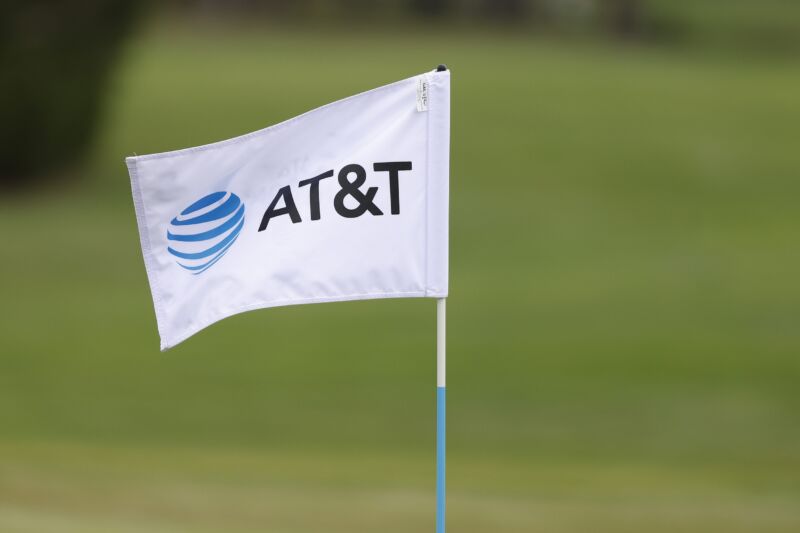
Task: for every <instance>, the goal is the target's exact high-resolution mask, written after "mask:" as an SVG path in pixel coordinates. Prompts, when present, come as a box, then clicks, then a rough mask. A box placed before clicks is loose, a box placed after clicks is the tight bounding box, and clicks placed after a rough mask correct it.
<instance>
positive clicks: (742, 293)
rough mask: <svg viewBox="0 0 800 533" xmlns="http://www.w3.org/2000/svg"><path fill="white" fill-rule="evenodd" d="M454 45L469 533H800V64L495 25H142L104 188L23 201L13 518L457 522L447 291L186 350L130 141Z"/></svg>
mask: <svg viewBox="0 0 800 533" xmlns="http://www.w3.org/2000/svg"><path fill="white" fill-rule="evenodd" d="M439 62H446V63H448V65H449V66H450V67H451V69H452V72H453V95H452V98H453V110H452V111H453V113H452V115H453V118H452V169H451V297H450V299H449V306H448V334H449V339H448V342H449V345H448V348H449V351H448V354H449V367H448V386H449V387H448V388H449V398H448V400H449V405H448V409H449V412H448V416H449V418H448V431H449V434H448V437H449V441H448V444H449V454H450V455H449V464H448V466H449V479H448V481H449V496H450V499H449V527H450V530H451V531H453V532H462V533H470V532H493V533H494V532H509V533H511V532H532V531H541V532H548V533H550V532H553V533H559V532H601V533H602V532H609V533H625V532H637V533H638V532H643V531H647V532H670V533H674V532H686V533H694V532H697V533H701V532H703V533H707V532H711V531H719V532H726V533H737V532H760V533H764V532H775V533H777V532H794V531H798V530H800V385H798V384H799V383H800V357H798V356H799V355H800V282H798V272H800V247H799V246H798V244H800V240H799V239H798V236H799V235H800V211H798V198H800V180H798V177H800V176H799V175H798V170H799V169H800V152H798V140H799V139H800V126H799V125H800V96H799V95H800V71H798V69H797V65H796V63H792V62H791V61H790V60H789V59H787V58H784V59H770V58H767V57H761V58H758V59H756V58H753V57H750V58H748V59H741V58H738V57H736V56H734V55H725V54H717V53H710V54H702V53H692V52H690V51H687V50H669V49H659V48H648V47H644V48H627V47H612V46H606V45H589V44H580V45H565V44H563V43H562V44H555V43H553V42H550V41H540V40H531V39H527V38H523V37H521V36H519V35H503V34H501V33H493V32H478V31H471V32H468V31H460V32H451V31H445V32H440V31H438V30H437V29H436V28H429V29H426V28H420V29H418V30H415V31H414V32H412V33H400V32H396V31H395V32H392V31H390V32H388V33H384V32H381V31H378V30H375V29H373V30H369V29H365V28H361V29H357V30H353V31H351V32H342V31H334V30H324V29H320V30H292V29H286V28H284V29H280V28H274V27H271V28H268V29H258V28H256V27H245V28H237V29H234V28H228V29H219V28H197V27H186V26H182V25H175V24H173V23H169V22H161V23H158V24H155V25H150V26H148V27H147V28H146V29H145V31H144V32H143V33H142V34H140V35H139V37H138V38H137V39H136V40H135V41H134V42H132V43H131V46H130V47H129V48H128V50H127V53H126V56H125V58H124V61H123V62H122V63H121V64H120V69H119V71H118V73H117V74H118V75H117V76H116V78H115V80H114V83H113V85H112V86H111V87H110V88H109V91H108V101H107V113H106V114H105V118H104V124H103V127H102V135H100V137H99V139H98V142H97V144H96V146H95V149H94V150H93V153H92V155H91V157H90V158H89V160H88V161H87V163H86V167H85V168H86V170H85V171H83V173H82V176H83V177H82V179H81V180H80V182H79V184H78V185H77V186H74V187H69V188H64V189H60V190H49V191H45V192H43V193H41V194H38V195H35V196H31V197H23V198H19V197H15V198H3V199H2V200H0V232H1V233H0V234H2V237H3V245H2V246H0V295H1V296H0V297H2V304H0V312H1V313H2V317H0V531H3V532H82V533H83V532H109V531H113V532H126V533H127V532H142V531H148V532H177V531H180V532H183V531H199V532H206V531H209V532H210V531H215V532H217V531H218V532H223V531H224V532H250V531H269V532H280V533H301V532H318V531H325V532H343V533H344V532H348V533H356V532H362V531H364V532H366V531H382V532H401V531H402V532H408V531H425V530H428V531H431V530H432V529H433V510H434V453H433V452H434V423H435V418H434V414H435V412H434V402H435V353H434V349H435V338H434V337H435V309H434V308H435V306H434V303H433V302H432V301H427V300H386V301H369V302H351V303H337V304H325V305H314V306H299V307H289V308H281V309H272V310H264V311H256V312H251V313H247V314H245V315H241V316H237V317H235V318H232V319H229V320H225V321H223V322H222V323H220V324H217V325H215V326H213V327H211V328H209V329H207V330H205V331H203V332H201V333H200V334H198V335H197V336H196V337H194V338H192V339H190V340H189V341H187V342H186V343H184V344H182V345H180V346H179V347H178V348H176V349H174V350H172V351H170V352H168V353H166V354H161V353H159V351H158V340H157V334H156V327H155V317H154V313H153V310H152V303H151V300H150V294H149V289H148V286H147V281H146V277H145V271H144V267H143V263H142V259H141V252H140V250H139V243H138V237H137V231H136V226H135V218H134V212H133V206H132V202H131V199H130V190H129V185H128V176H127V172H126V169H125V167H124V164H123V158H124V157H125V156H126V155H130V154H131V153H133V152H136V153H139V154H142V153H148V152H155V151H165V150H169V149H175V148H182V147H187V146H192V145H196V144H201V143H207V142H211V141H215V140H220V139H223V138H226V137H230V136H234V135H238V134H241V133H244V132H247V131H251V130H255V129H259V128H261V127H264V126H266V125H269V124H272V123H275V122H278V121H281V120H283V119H286V118H289V117H291V116H293V115H296V114H298V113H301V112H304V111H306V110H308V109H311V108H313V107H316V106H319V105H322V104H324V103H327V102H329V101H331V100H334V99H338V98H341V97H345V96H348V95H350V94H352V93H355V92H360V91H362V90H366V89H370V88H372V87H375V86H378V85H381V84H384V83H388V82H391V81H394V80H396V79H399V78H404V77H408V76H412V75H414V74H417V73H419V72H421V71H425V70H429V69H431V68H433V67H434V66H435V65H436V64H437V63H439Z"/></svg>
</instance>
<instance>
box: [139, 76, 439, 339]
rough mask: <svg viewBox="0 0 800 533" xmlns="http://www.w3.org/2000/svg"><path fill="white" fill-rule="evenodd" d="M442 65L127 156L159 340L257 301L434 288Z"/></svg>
mask: <svg viewBox="0 0 800 533" xmlns="http://www.w3.org/2000/svg"><path fill="white" fill-rule="evenodd" d="M449 143H450V72H449V71H447V70H441V71H435V72H429V73H425V74H422V75H419V76H415V77H413V78H409V79H406V80H403V81H399V82H396V83H392V84H390V85H386V86H383V87H379V88H377V89H373V90H371V91H367V92H365V93H361V94H358V95H355V96H352V97H349V98H345V99H344V100H340V101H337V102H334V103H331V104H328V105H325V106H323V107H320V108H318V109H315V110H313V111H309V112H307V113H305V114H303V115H300V116H298V117H295V118H292V119H289V120H287V121H285V122H282V123H280V124H277V125H275V126H271V127H268V128H265V129H262V130H259V131H256V132H253V133H249V134H246V135H243V136H241V137H236V138H233V139H229V140H225V141H221V142H217V143H213V144H208V145H204V146H199V147H195V148H187V149H184V150H177V151H173V152H165V153H160V154H151V155H141V156H136V157H129V158H127V159H126V163H127V165H128V170H129V172H130V178H131V187H132V190H133V201H134V206H135V208H136V219H137V222H138V226H139V234H140V239H141V245H142V252H143V254H144V262H145V267H146V270H147V276H148V279H149V282H150V290H151V292H152V295H153V303H154V306H155V311H156V319H157V322H158V331H159V334H160V336H161V349H162V350H166V349H168V348H171V347H172V346H175V345H176V344H178V343H180V342H182V341H183V340H185V339H187V338H188V337H190V336H191V335H193V334H194V333H196V332H198V331H199V330H201V329H203V328H205V327H206V326H209V325H210V324H212V323H214V322H217V321H219V320H221V319H223V318H225V317H228V316H231V315H234V314H237V313H241V312H244V311H249V310H252V309H260V308H266V307H276V306H282V305H294V304H303V303H318V302H333V301H344V300H362V299H371V298H401V297H430V298H444V297H446V296H447V290H448V276H447V261H448V257H447V249H448V238H447V236H448V229H447V219H448V180H449Z"/></svg>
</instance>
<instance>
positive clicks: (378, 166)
mask: <svg viewBox="0 0 800 533" xmlns="http://www.w3.org/2000/svg"><path fill="white" fill-rule="evenodd" d="M372 168H373V169H374V170H375V172H388V173H389V196H390V197H391V200H392V214H393V215H399V214H400V184H399V180H398V178H399V176H400V171H401V170H411V161H394V162H388V163H375V164H374V165H373V166H372Z"/></svg>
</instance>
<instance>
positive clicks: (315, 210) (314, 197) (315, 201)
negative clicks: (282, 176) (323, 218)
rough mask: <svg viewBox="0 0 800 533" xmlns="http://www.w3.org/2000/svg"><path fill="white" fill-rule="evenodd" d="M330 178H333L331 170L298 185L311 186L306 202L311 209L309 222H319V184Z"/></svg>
mask: <svg viewBox="0 0 800 533" xmlns="http://www.w3.org/2000/svg"><path fill="white" fill-rule="evenodd" d="M331 176H333V170H329V171H327V172H323V173H322V174H320V175H319V176H314V177H313V178H308V179H307V180H303V181H301V182H300V183H299V184H298V185H299V186H300V187H305V186H306V185H311V188H310V189H309V190H308V202H309V204H310V207H311V220H319V182H320V181H322V180H324V179H325V178H330V177H331Z"/></svg>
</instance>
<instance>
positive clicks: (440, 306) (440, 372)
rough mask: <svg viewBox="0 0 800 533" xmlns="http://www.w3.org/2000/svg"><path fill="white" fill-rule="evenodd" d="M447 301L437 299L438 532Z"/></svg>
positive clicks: (440, 528)
mask: <svg viewBox="0 0 800 533" xmlns="http://www.w3.org/2000/svg"><path fill="white" fill-rule="evenodd" d="M445 302H446V300H445V299H444V298H440V299H438V300H436V533H445V531H444V526H445V451H446V447H445V412H446V410H445V390H446V389H445V382H446V380H445V338H446V337H445Z"/></svg>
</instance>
